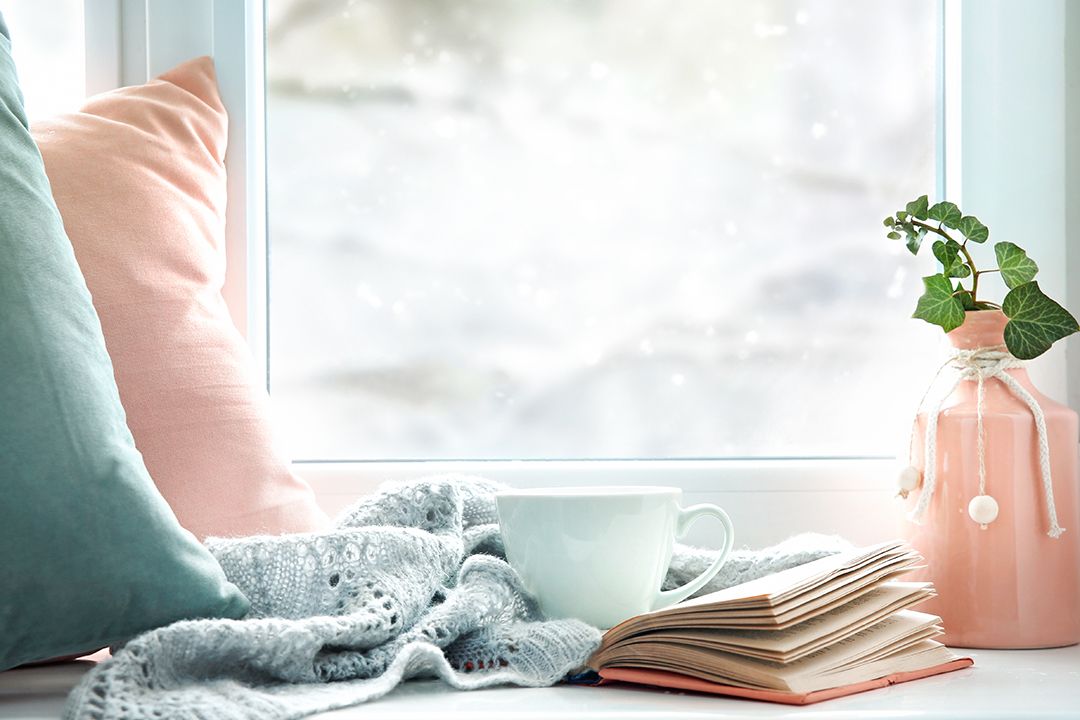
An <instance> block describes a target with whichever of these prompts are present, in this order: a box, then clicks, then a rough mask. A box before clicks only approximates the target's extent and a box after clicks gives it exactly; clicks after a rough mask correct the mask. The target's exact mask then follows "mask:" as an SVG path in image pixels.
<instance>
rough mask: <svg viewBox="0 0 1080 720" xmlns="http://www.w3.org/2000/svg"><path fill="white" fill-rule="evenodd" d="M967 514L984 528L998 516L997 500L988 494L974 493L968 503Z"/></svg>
mask: <svg viewBox="0 0 1080 720" xmlns="http://www.w3.org/2000/svg"><path fill="white" fill-rule="evenodd" d="M968 515H970V516H971V519H972V520H974V521H975V522H977V523H979V526H980V527H981V528H982V529H983V530H985V529H986V526H987V525H989V524H990V523H992V522H994V520H996V519H997V516H998V504H997V500H995V499H994V498H992V497H990V496H989V495H976V496H975V497H973V498H971V502H970V503H968Z"/></svg>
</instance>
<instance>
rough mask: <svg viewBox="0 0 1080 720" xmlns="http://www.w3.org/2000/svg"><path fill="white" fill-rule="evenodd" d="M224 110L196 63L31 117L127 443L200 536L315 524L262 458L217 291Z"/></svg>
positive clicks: (283, 473) (241, 364) (241, 360)
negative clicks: (107, 359)
mask: <svg viewBox="0 0 1080 720" xmlns="http://www.w3.org/2000/svg"><path fill="white" fill-rule="evenodd" d="M226 127H227V118H226V114H225V108H224V107H223V106H222V103H221V99H220V98H219V96H218V92H217V84H216V79H215V75H214V66H213V63H212V61H211V60H210V59H209V58H199V59H197V60H192V61H190V62H187V63H184V64H183V65H180V66H179V67H177V68H174V69H173V70H171V71H169V72H167V73H165V74H164V75H162V76H161V77H160V78H157V79H155V80H152V81H150V82H149V83H147V84H145V85H141V86H137V87H128V88H121V89H119V90H115V91H112V92H108V93H104V94H102V95H98V96H96V97H93V98H91V99H89V100H88V101H87V102H86V104H85V105H84V106H83V108H82V110H81V111H80V112H78V113H73V114H69V115H63V116H60V117H58V118H55V119H52V120H50V121H46V122H41V123H39V124H37V125H36V126H35V127H34V128H33V134H34V138H35V139H36V140H37V143H38V146H39V147H40V149H41V154H42V156H43V157H44V159H45V167H46V170H47V172H48V175H49V180H50V181H51V183H52V188H53V195H54V196H55V198H56V203H57V205H58V206H59V207H60V213H61V215H62V216H63V218H64V226H65V227H66V228H67V232H68V235H69V237H70V238H71V242H72V244H73V245H74V247H75V255H76V257H77V258H78V261H79V265H80V266H81V268H82V271H83V274H84V275H85V277H86V283H87V285H88V286H89V287H90V292H91V294H92V295H93V299H94V306H95V307H96V308H97V311H98V314H99V315H100V316H101V325H102V328H103V330H104V333H105V342H106V345H107V346H108V349H109V354H110V355H111V356H112V361H113V366H114V368H115V372H116V382H117V385H119V387H120V398H121V400H122V402H123V405H124V409H125V410H126V412H127V418H128V424H129V425H130V427H131V432H132V434H133V435H134V436H135V444H136V446H137V447H138V448H139V450H140V451H141V452H142V454H143V456H144V457H145V460H146V466H147V468H149V470H150V474H151V475H152V476H153V478H154V482H156V483H157V486H158V489H159V490H160V491H161V494H162V495H164V496H165V499H166V500H168V501H169V504H170V505H171V506H172V508H173V511H174V512H175V513H176V515H177V517H178V518H179V520H180V522H181V524H182V525H184V527H186V528H188V529H189V530H191V531H192V532H193V533H194V534H195V535H196V536H198V537H199V538H204V537H206V536H208V535H217V536H236V535H250V534H256V533H282V532H304V531H311V530H316V529H319V528H321V527H323V526H324V524H325V522H326V517H325V516H324V515H323V513H322V512H321V511H320V510H319V508H318V506H317V505H316V503H315V499H314V496H313V494H312V492H311V489H310V488H309V487H308V485H307V484H306V483H305V482H303V481H302V480H301V479H299V478H298V477H296V476H295V475H294V474H293V473H292V472H291V471H290V470H289V467H288V464H287V462H286V460H285V459H284V458H283V457H282V456H281V455H279V454H278V453H277V452H276V451H275V447H274V444H273V441H272V432H271V424H270V417H269V411H270V406H269V400H268V397H267V395H266V392H265V391H264V390H263V388H262V387H261V384H260V382H259V379H258V378H257V377H256V376H255V373H254V372H253V365H252V362H251V358H250V355H249V353H248V349H247V346H246V344H245V342H244V339H243V337H242V336H241V335H240V333H239V332H238V331H237V330H236V328H235V327H234V326H233V324H232V321H231V319H230V316H229V313H228V309H227V308H226V306H225V302H224V300H223V299H222V296H221V288H222V284H223V282H224V278H225V240H224V229H225V167H224V157H225V140H226Z"/></svg>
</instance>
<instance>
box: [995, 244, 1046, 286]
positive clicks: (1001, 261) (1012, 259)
mask: <svg viewBox="0 0 1080 720" xmlns="http://www.w3.org/2000/svg"><path fill="white" fill-rule="evenodd" d="M994 255H996V256H997V262H998V268H999V269H1000V270H1001V279H1002V280H1004V281H1005V284H1006V285H1008V286H1009V289H1012V288H1016V287H1019V286H1021V285H1023V284H1024V283H1026V282H1031V281H1032V280H1034V279H1035V275H1036V274H1037V273H1038V272H1039V266H1038V265H1036V264H1035V261H1034V260H1032V259H1031V258H1029V257H1028V256H1027V253H1026V252H1024V250H1023V248H1021V247H1020V246H1019V245H1014V244H1013V243H1011V242H1006V241H1004V240H1003V241H1001V242H999V243H998V244H997V245H994Z"/></svg>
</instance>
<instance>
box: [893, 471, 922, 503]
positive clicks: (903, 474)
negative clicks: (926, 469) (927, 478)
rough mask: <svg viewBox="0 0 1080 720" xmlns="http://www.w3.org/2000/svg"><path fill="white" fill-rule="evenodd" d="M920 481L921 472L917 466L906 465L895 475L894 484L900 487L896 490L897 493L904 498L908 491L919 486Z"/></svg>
mask: <svg viewBox="0 0 1080 720" xmlns="http://www.w3.org/2000/svg"><path fill="white" fill-rule="evenodd" d="M921 483H922V473H921V472H919V468H917V467H912V466H911V465H908V466H907V467H906V468H904V469H903V470H901V471H900V474H899V475H897V476H896V486H897V487H898V488H900V492H898V493H897V495H899V496H900V497H902V498H906V497H907V496H908V493H910V492H911V491H912V490H914V489H915V488H917V487H919V485H920V484H921Z"/></svg>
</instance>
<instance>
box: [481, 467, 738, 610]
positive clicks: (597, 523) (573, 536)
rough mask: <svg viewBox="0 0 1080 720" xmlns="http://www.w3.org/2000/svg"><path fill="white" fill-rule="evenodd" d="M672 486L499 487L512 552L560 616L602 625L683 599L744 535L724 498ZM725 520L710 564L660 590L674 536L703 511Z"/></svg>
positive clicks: (545, 606)
mask: <svg viewBox="0 0 1080 720" xmlns="http://www.w3.org/2000/svg"><path fill="white" fill-rule="evenodd" d="M681 500H682V491H681V490H679V489H678V488H671V487H633V486H626V487H577V488H573V487H571V488H544V489H530V490H506V491H503V492H500V493H498V494H497V495H496V496H495V501H496V504H497V505H498V510H499V524H500V527H501V530H502V537H503V544H504V546H505V548H506V556H507V560H509V562H510V565H511V567H513V568H514V570H516V571H517V573H518V575H520V576H521V579H522V581H523V582H524V584H525V587H526V589H527V590H528V591H529V592H530V593H532V594H533V596H534V597H536V598H537V600H538V601H539V603H540V608H541V610H543V612H544V614H545V615H547V616H548V617H552V618H566V617H573V618H578V619H579V620H584V621H585V622H587V623H589V624H590V625H594V626H596V627H599V628H610V627H614V626H615V625H617V624H618V623H620V622H622V621H623V620H626V619H627V618H630V617H633V616H635V615H640V614H641V613H645V612H649V611H650V610H658V609H660V608H663V607H667V606H668V605H672V604H674V603H677V602H679V601H680V600H684V599H686V598H688V597H689V596H690V595H692V594H693V593H694V592H696V591H697V590H700V589H701V587H702V586H703V585H704V584H705V583H707V582H708V581H709V580H711V579H712V578H713V577H714V576H715V575H716V573H717V572H719V571H720V567H721V566H722V565H723V564H724V561H725V560H727V556H728V553H730V552H731V546H732V543H733V542H734V540H735V535H734V531H733V529H732V527H731V520H730V519H729V518H728V516H727V513H725V512H724V511H723V510H721V509H720V508H719V507H717V506H716V505H707V504H706V505H692V506H690V507H688V508H683V507H681V506H680V501H681ZM707 516H708V517H715V518H717V519H718V520H719V521H720V523H721V524H722V525H723V527H724V543H723V548H722V549H721V551H720V555H719V557H717V559H716V560H715V561H714V562H713V563H712V565H710V566H709V568H708V569H707V570H705V572H703V573H701V574H700V575H698V576H697V577H696V578H694V579H693V580H691V581H690V582H688V583H687V584H685V585H683V586H682V587H678V588H674V589H672V590H661V589H660V586H661V583H663V581H664V577H665V576H666V575H667V570H668V565H669V564H670V562H671V552H672V548H673V547H674V544H675V540H676V539H681V538H682V537H683V536H684V535H685V534H686V531H687V529H688V528H689V526H690V525H691V524H692V523H693V522H694V521H695V520H697V519H698V518H701V517H707Z"/></svg>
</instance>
